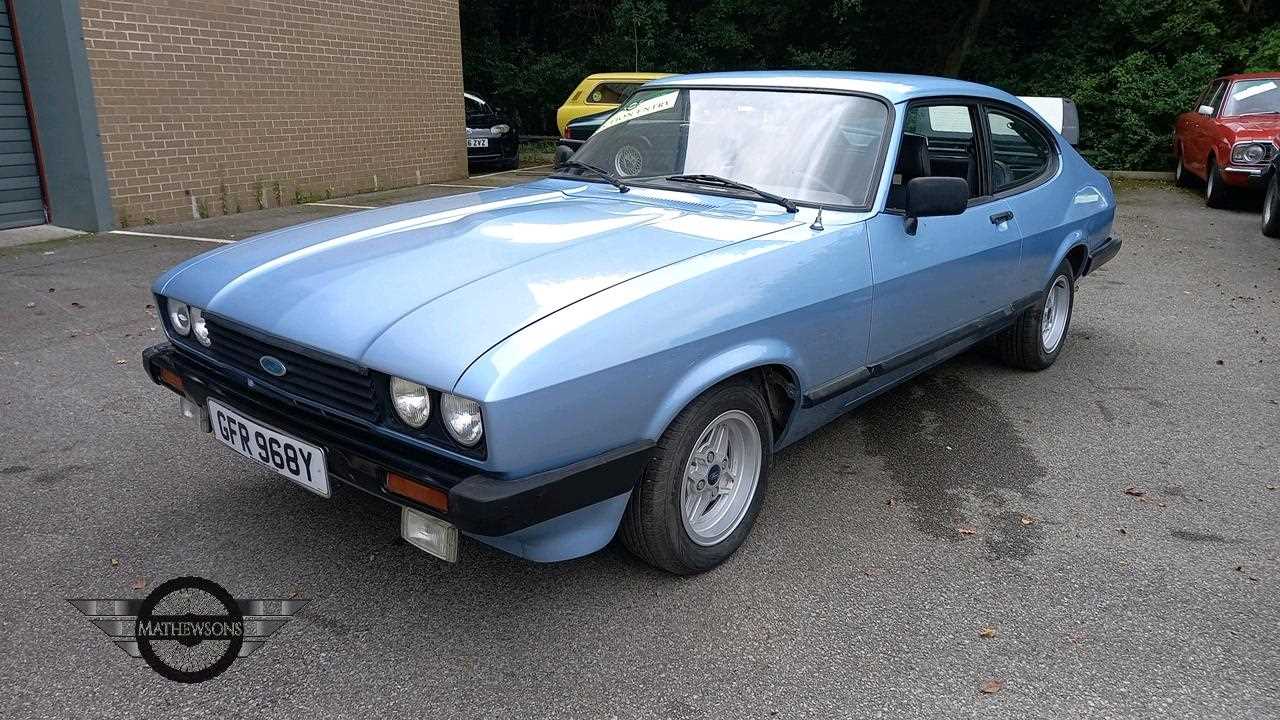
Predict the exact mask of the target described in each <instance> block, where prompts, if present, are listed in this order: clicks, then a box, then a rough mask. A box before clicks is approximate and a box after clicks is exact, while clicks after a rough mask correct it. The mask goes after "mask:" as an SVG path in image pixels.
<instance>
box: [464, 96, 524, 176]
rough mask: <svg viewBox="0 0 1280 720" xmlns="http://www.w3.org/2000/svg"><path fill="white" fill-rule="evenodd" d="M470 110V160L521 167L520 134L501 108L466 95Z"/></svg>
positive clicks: (512, 167)
mask: <svg viewBox="0 0 1280 720" xmlns="http://www.w3.org/2000/svg"><path fill="white" fill-rule="evenodd" d="M462 97H463V101H464V104H465V105H466V111H467V161H468V162H471V163H489V164H494V165H497V166H499V167H502V168H504V169H510V170H514V169H515V168H517V167H519V166H520V133H519V132H518V131H517V130H516V127H515V124H514V123H513V122H512V121H511V118H509V117H508V116H507V115H506V114H505V113H503V112H502V110H500V109H499V108H497V107H494V106H493V105H491V104H490V103H488V102H486V101H485V100H484V99H483V98H480V97H478V96H476V95H472V94H471V93H463V96H462Z"/></svg>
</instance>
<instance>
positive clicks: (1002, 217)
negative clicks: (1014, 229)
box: [991, 210, 1013, 225]
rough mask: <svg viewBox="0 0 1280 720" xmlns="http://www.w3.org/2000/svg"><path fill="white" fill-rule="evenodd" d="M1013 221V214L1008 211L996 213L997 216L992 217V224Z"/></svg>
mask: <svg viewBox="0 0 1280 720" xmlns="http://www.w3.org/2000/svg"><path fill="white" fill-rule="evenodd" d="M1012 219H1013V213H1012V212H1010V211H1008V210H1005V211H1004V212H1002V213H996V214H995V215H992V216H991V224H992V225H999V224H1000V223H1007V222H1009V221H1010V220H1012Z"/></svg>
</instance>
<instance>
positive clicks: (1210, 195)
mask: <svg viewBox="0 0 1280 720" xmlns="http://www.w3.org/2000/svg"><path fill="white" fill-rule="evenodd" d="M1227 193H1228V191H1227V184H1226V183H1224V182H1223V181H1222V173H1221V172H1218V163H1216V162H1214V160H1213V158H1209V167H1208V168H1207V172H1206V173H1205V181H1204V204H1205V205H1208V206H1209V207H1211V208H1221V207H1225V206H1226V204H1227Z"/></svg>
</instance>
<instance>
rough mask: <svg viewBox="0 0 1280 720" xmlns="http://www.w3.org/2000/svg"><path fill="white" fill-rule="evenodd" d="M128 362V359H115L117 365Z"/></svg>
mask: <svg viewBox="0 0 1280 720" xmlns="http://www.w3.org/2000/svg"><path fill="white" fill-rule="evenodd" d="M128 362H129V361H128V360H117V361H116V364H117V365H124V364H126V363H128Z"/></svg>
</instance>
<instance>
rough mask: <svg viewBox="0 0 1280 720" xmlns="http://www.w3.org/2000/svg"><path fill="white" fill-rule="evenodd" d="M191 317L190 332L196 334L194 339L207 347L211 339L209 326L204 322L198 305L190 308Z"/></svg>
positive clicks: (211, 342)
mask: <svg viewBox="0 0 1280 720" xmlns="http://www.w3.org/2000/svg"><path fill="white" fill-rule="evenodd" d="M189 316H190V317H191V334H192V335H195V336H196V340H199V341H200V344H201V345H203V346H205V347H209V346H210V345H212V344H213V341H211V340H210V339H209V326H208V325H206V324H205V322H204V311H203V310H201V309H200V308H198V307H193V308H191V311H190V313H189Z"/></svg>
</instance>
